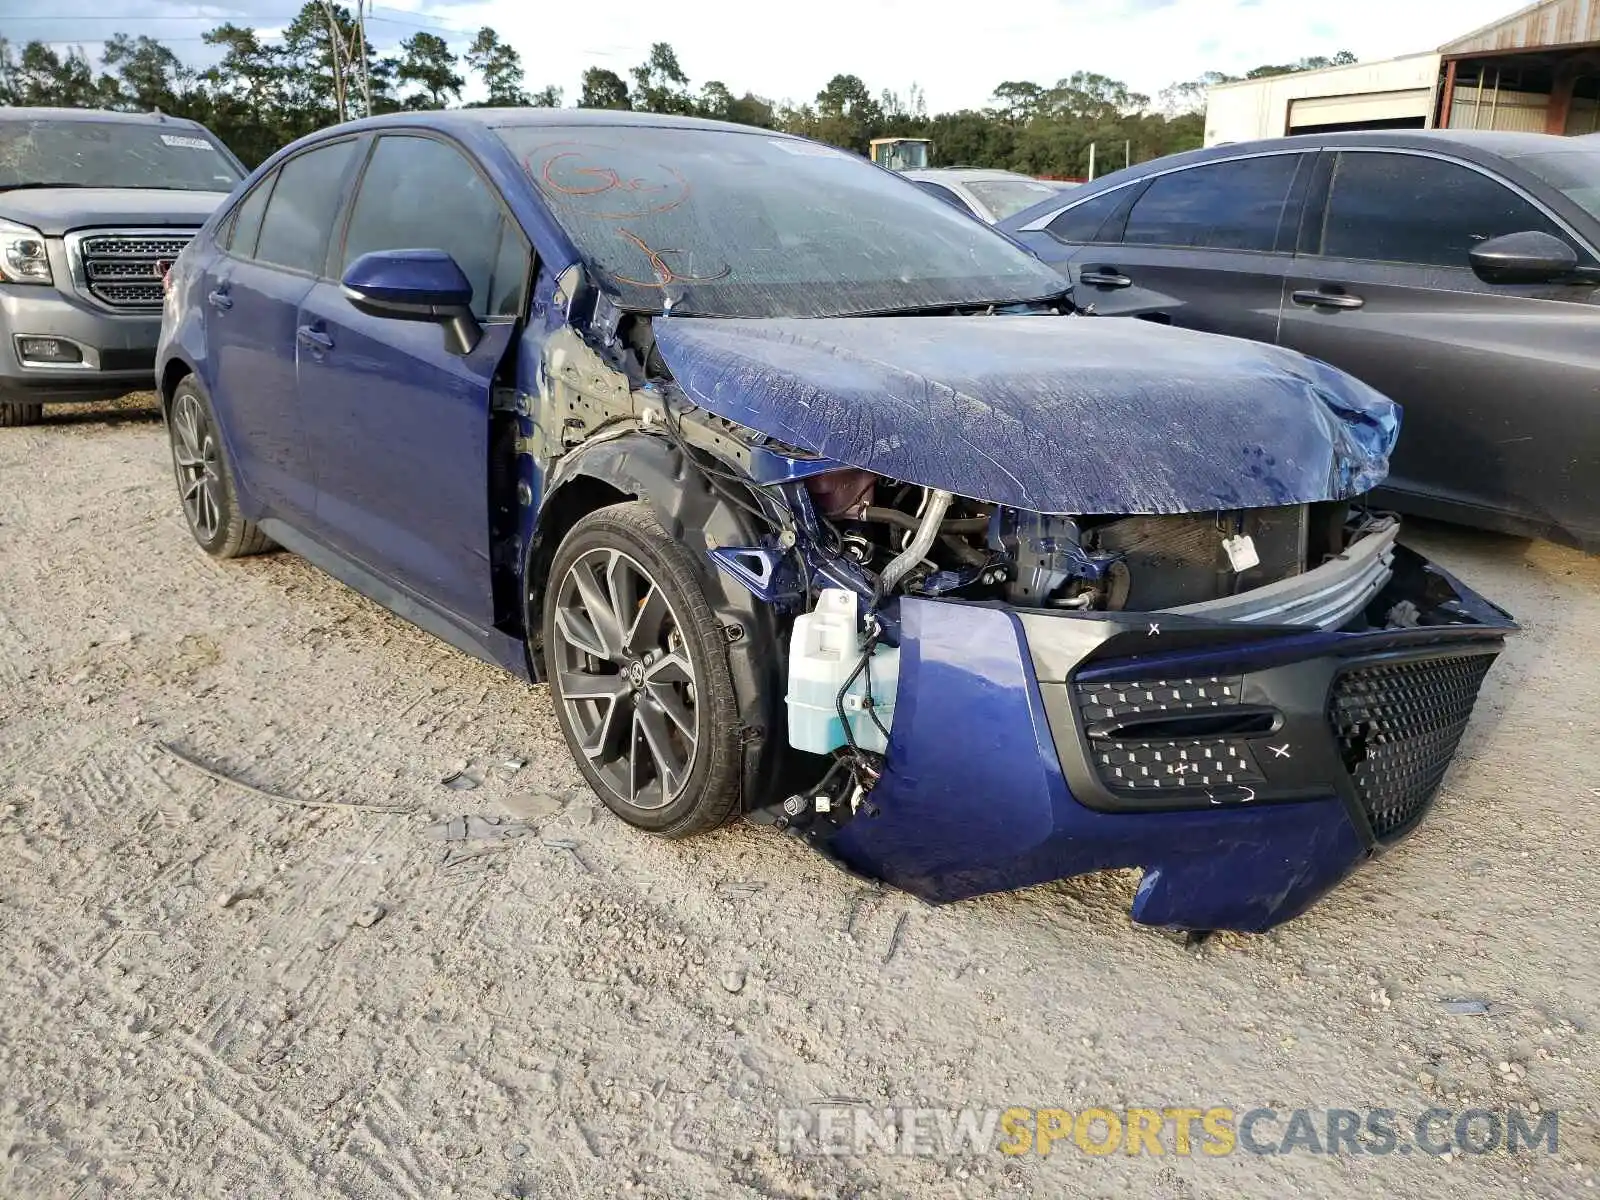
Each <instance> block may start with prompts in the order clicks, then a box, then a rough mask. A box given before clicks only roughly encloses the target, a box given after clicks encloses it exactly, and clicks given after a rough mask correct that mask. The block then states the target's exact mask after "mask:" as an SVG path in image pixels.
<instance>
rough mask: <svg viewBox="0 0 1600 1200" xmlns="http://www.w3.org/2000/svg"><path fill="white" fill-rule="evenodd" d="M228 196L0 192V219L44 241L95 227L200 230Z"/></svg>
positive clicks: (100, 191) (149, 192) (52, 190)
mask: <svg viewBox="0 0 1600 1200" xmlns="http://www.w3.org/2000/svg"><path fill="white" fill-rule="evenodd" d="M227 198H228V193H227V192H188V191H178V190H169V189H164V188H149V189H146V188H26V189H23V190H20V191H14V192H5V191H0V217H4V218H6V219H7V220H10V221H20V222H22V224H24V225H31V226H33V228H35V229H37V230H38V231H39V232H40V233H42V234H45V235H46V236H47V237H60V236H61V235H62V234H63V233H71V232H72V231H73V230H74V229H90V228H93V227H95V226H97V225H128V226H134V225H148V226H152V227H154V228H157V229H159V228H163V227H165V226H168V225H173V226H182V227H184V228H189V229H193V228H194V227H195V226H197V225H203V224H204V223H205V219H206V218H207V217H209V216H210V215H211V214H212V213H213V212H214V211H216V207H217V205H219V204H221V203H222V202H223V201H224V200H226V199H227Z"/></svg>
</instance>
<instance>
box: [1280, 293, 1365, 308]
mask: <svg viewBox="0 0 1600 1200" xmlns="http://www.w3.org/2000/svg"><path fill="white" fill-rule="evenodd" d="M1289 299H1291V300H1293V301H1294V302H1295V303H1296V304H1299V305H1302V306H1304V307H1306V308H1360V307H1361V306H1362V305H1363V304H1365V303H1366V301H1365V300H1363V299H1362V298H1361V297H1360V296H1352V295H1350V294H1349V293H1348V292H1320V291H1309V290H1308V291H1303V292H1292V293H1290V296H1289Z"/></svg>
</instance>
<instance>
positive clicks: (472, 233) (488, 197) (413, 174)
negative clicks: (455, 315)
mask: <svg viewBox="0 0 1600 1200" xmlns="http://www.w3.org/2000/svg"><path fill="white" fill-rule="evenodd" d="M374 250H443V251H445V252H446V253H448V254H449V255H450V256H451V257H452V258H454V259H455V260H456V265H457V266H459V267H460V268H461V270H462V272H463V273H464V274H465V275H466V277H467V279H468V281H469V282H470V283H471V284H472V310H473V312H474V313H475V314H476V315H477V316H479V317H503V316H516V315H517V313H518V312H519V311H520V309H521V303H522V285H523V283H524V281H525V278H526V275H527V270H528V246H527V241H526V239H525V238H524V237H523V236H522V232H521V230H520V229H518V228H517V227H516V226H515V225H513V224H512V222H511V221H510V220H509V219H508V218H507V216H506V215H505V210H504V209H503V208H502V206H501V204H500V201H499V199H498V198H497V196H496V193H495V191H494V189H493V188H492V187H491V186H490V184H489V182H488V181H487V180H486V179H485V178H484V177H483V176H482V175H480V174H479V173H478V171H477V169H476V168H475V167H474V166H473V165H472V164H471V163H470V162H469V161H467V159H466V158H465V157H464V156H463V155H462V153H461V152H460V151H459V150H457V149H456V148H455V147H453V146H450V145H448V144H447V143H445V142H442V141H439V140H438V139H436V138H429V137H411V136H401V135H391V136H388V137H382V138H379V139H378V144H377V146H376V148H374V150H373V152H372V159H371V161H370V162H369V163H368V164H367V169H366V173H365V174H364V175H363V176H362V178H361V189H360V191H359V192H358V193H357V195H356V202H355V206H354V207H353V208H352V210H351V213H350V228H349V230H348V231H347V232H346V234H345V244H344V267H349V265H350V264H351V263H353V262H354V261H355V260H356V259H358V258H360V257H361V256H362V255H363V254H369V253H371V252H372V251H374Z"/></svg>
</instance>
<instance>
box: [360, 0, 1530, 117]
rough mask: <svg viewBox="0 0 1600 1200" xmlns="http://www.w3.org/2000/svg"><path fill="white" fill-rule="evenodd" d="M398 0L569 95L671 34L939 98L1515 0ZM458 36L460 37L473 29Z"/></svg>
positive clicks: (1375, 49) (721, 52)
mask: <svg viewBox="0 0 1600 1200" xmlns="http://www.w3.org/2000/svg"><path fill="white" fill-rule="evenodd" d="M399 3H402V4H405V6H406V8H407V9H408V10H410V11H415V12H417V13H419V14H423V15H420V16H419V19H422V20H428V21H434V22H437V23H439V24H441V25H448V26H451V27H453V28H456V29H460V30H462V31H463V35H465V36H470V31H471V30H473V29H476V28H477V27H478V26H480V25H490V26H493V27H494V28H495V29H496V30H497V31H498V32H499V33H500V34H501V36H502V37H504V38H505V39H506V40H507V41H509V42H511V44H512V45H514V46H515V47H516V48H517V50H518V51H520V52H521V54H522V57H523V61H524V63H525V65H526V67H527V71H528V83H529V85H530V86H531V87H535V88H537V87H541V86H543V85H544V84H546V83H555V84H557V85H559V86H561V87H563V88H565V89H566V97H567V103H569V104H570V103H572V102H573V101H574V100H575V99H576V98H577V94H578V81H579V79H580V77H581V76H582V74H583V71H584V69H585V68H586V67H590V66H600V67H606V68H609V69H610V70H613V71H616V72H617V73H618V74H619V75H622V76H623V77H624V78H626V77H627V71H628V69H629V68H630V67H633V66H635V65H636V64H638V63H640V62H642V61H643V60H644V58H645V56H646V55H647V54H648V53H649V48H650V44H651V43H652V42H658V41H664V42H669V43H671V45H672V47H673V48H674V49H675V50H676V51H677V53H678V59H679V61H680V62H681V63H682V64H683V67H684V70H685V71H687V72H688V74H689V76H690V78H691V80H692V82H693V85H694V86H695V87H697V88H698V86H699V85H700V84H702V83H704V82H705V81H706V80H708V79H720V80H722V81H723V82H724V83H726V84H727V85H728V87H729V88H731V89H732V90H733V92H734V93H735V94H739V93H742V92H745V91H751V92H754V93H756V94H757V95H761V96H766V97H768V98H770V99H775V100H783V99H789V100H794V101H801V100H809V99H811V98H812V97H813V96H814V95H815V94H816V92H817V90H818V89H819V88H821V87H822V86H823V84H824V83H826V82H827V80H828V79H829V78H830V77H831V76H833V75H835V74H840V73H847V74H854V75H859V76H860V77H861V78H862V79H863V80H864V81H865V82H866V84H867V86H868V87H869V88H870V89H871V90H872V91H874V92H878V91H881V90H883V89H885V88H890V89H893V90H895V91H897V92H899V93H900V94H901V95H902V96H904V95H905V94H906V93H907V92H908V91H909V90H910V87H911V85H912V84H917V85H920V86H921V88H922V89H923V92H924V93H925V95H926V97H927V103H928V108H929V111H931V112H939V111H942V110H947V109H956V108H967V107H980V106H982V105H983V104H984V103H986V102H987V100H988V98H989V95H990V93H991V92H992V91H993V90H994V86H995V85H996V84H997V83H1000V82H1001V81H1002V80H1007V79H1028V80H1033V81H1035V82H1039V83H1050V82H1054V81H1055V80H1056V79H1059V78H1061V77H1062V76H1065V75H1069V74H1071V73H1072V72H1073V71H1076V70H1091V71H1097V72H1099V73H1101V74H1104V75H1109V76H1111V77H1113V78H1116V79H1121V80H1123V81H1124V82H1126V83H1128V84H1129V85H1131V86H1132V87H1133V88H1134V89H1135V90H1137V91H1142V92H1146V93H1149V94H1151V95H1154V94H1156V93H1158V92H1159V91H1160V90H1161V89H1162V88H1163V87H1165V86H1166V85H1168V84H1169V83H1174V82H1177V81H1180V80H1185V79H1192V78H1194V77H1196V76H1198V75H1199V74H1201V73H1202V72H1204V71H1208V70H1219V71H1226V72H1229V73H1233V74H1238V73H1243V72H1244V71H1246V70H1248V69H1250V68H1251V67H1254V66H1258V65H1260V64H1262V63H1267V62H1292V61H1294V60H1296V59H1298V58H1301V57H1302V56H1305V55H1313V54H1332V53H1334V52H1335V51H1338V50H1345V49H1348V50H1352V51H1354V52H1355V53H1356V55H1357V56H1358V57H1360V58H1362V59H1380V58H1390V57H1394V56H1396V55H1400V54H1411V53H1415V52H1418V51H1423V50H1432V49H1436V48H1437V47H1438V46H1440V45H1441V44H1443V43H1444V42H1446V41H1449V40H1451V39H1452V38H1455V37H1458V36H1460V35H1461V34H1464V33H1468V32H1470V31H1471V30H1473V29H1475V28H1477V27H1478V26H1479V25H1483V24H1485V23H1487V22H1489V21H1492V20H1495V19H1496V18H1498V17H1500V16H1503V15H1506V14H1508V13H1510V12H1512V11H1514V10H1515V8H1516V7H1517V0H1339V2H1338V3H1336V4H1320V3H1314V2H1312V0H1011V2H1010V3H993V2H990V3H986V4H972V3H954V2H953V0H920V2H919V0H807V2H806V3H803V4H768V5H762V4H759V3H750V2H749V0H678V2H677V3H673V4H647V5H627V6H621V7H608V6H602V5H592V4H572V3H570V2H568V3H540V4H536V5H534V4H527V3H525V2H523V0H484V2H481V3H466V4H448V5H440V4H429V3H426V2H425V0H399ZM393 14H394V10H393V9H392V8H380V9H379V10H378V15H379V16H385V15H393ZM384 32H385V33H387V32H389V31H388V30H387V29H386V30H385V31H384ZM447 36H450V35H447ZM451 41H452V42H455V43H459V45H457V48H458V49H460V48H463V47H464V44H465V43H464V36H451Z"/></svg>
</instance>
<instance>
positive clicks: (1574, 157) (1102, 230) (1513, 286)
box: [1001, 131, 1600, 551]
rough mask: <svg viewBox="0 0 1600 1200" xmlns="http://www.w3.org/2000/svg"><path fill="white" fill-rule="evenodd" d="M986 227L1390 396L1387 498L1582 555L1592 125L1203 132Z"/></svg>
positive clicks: (1085, 301)
mask: <svg viewBox="0 0 1600 1200" xmlns="http://www.w3.org/2000/svg"><path fill="white" fill-rule="evenodd" d="M1001 228H1002V229H1005V230H1006V231H1008V232H1010V233H1011V234H1012V235H1013V236H1015V237H1018V238H1020V239H1021V240H1022V241H1024V242H1025V243H1026V244H1027V245H1029V246H1030V247H1032V248H1033V250H1034V251H1035V252H1037V253H1038V254H1039V255H1040V256H1042V257H1043V258H1044V259H1045V260H1046V261H1048V262H1050V263H1052V264H1054V265H1055V266H1056V267H1057V268H1058V269H1060V270H1061V271H1063V272H1064V273H1066V274H1067V275H1068V277H1069V278H1070V279H1071V280H1072V282H1073V283H1074V285H1076V286H1075V290H1074V297H1075V299H1076V300H1077V302H1078V304H1080V305H1082V306H1085V307H1088V306H1093V309H1094V311H1096V312H1098V313H1100V314H1102V315H1106V316H1137V317H1143V318H1145V319H1148V320H1153V321H1161V322H1167V323H1171V324H1174V325H1182V326H1185V327H1187V328H1191V329H1201V330H1206V331H1209V332H1213V333H1225V334H1233V335H1236V336H1239V337H1247V338H1254V339H1256V340H1258V341H1263V342H1276V343H1278V344H1280V345H1283V346H1288V347H1290V348H1292V349H1295V350H1299V351H1302V352H1304V353H1306V354H1310V355H1314V356H1315V357H1317V358H1321V359H1325V360H1326V361H1328V362H1330V363H1332V364H1334V365H1335V366H1338V367H1341V368H1343V369H1344V370H1346V371H1349V372H1351V373H1352V374H1354V375H1356V376H1358V377H1359V378H1361V379H1363V380H1364V381H1365V382H1367V383H1369V384H1371V385H1372V386H1373V387H1376V388H1378V389H1379V390H1380V391H1382V392H1385V393H1387V394H1388V395H1389V396H1390V397H1392V398H1393V399H1395V400H1398V401H1399V402H1400V403H1401V404H1402V405H1403V406H1404V409H1405V418H1404V425H1403V428H1402V433H1401V438H1400V445H1399V449H1398V451H1397V453H1396V455H1395V459H1394V464H1393V470H1392V472H1391V474H1390V478H1389V486H1388V488H1386V489H1385V490H1384V491H1382V492H1380V493H1378V497H1379V499H1380V500H1382V501H1383V502H1385V503H1389V504H1393V505H1394V506H1395V507H1396V508H1400V509H1403V510H1405V511H1408V512H1415V513H1419V514H1421V515H1425V516H1438V517H1443V518H1446V519H1449V520H1455V521H1461V522H1463V523H1466V524H1471V525H1477V526H1480V527H1483V528H1489V529H1499V530H1503V531H1506V532H1511V533H1525V534H1533V535H1536V536H1545V537H1550V538H1553V539H1556V540H1559V541H1565V542H1569V543H1573V544H1576V545H1580V546H1583V547H1584V548H1586V549H1588V550H1590V551H1600V308H1597V307H1596V305H1597V304H1600V253H1597V248H1600V141H1597V140H1595V139H1579V138H1562V137H1554V136H1548V135H1544V134H1511V133H1466V132H1459V131H1456V132H1446V131H1411V132H1405V133H1376V132H1369V133H1344V134H1329V135H1324V136H1317V135H1309V136H1304V137H1294V138H1280V139H1276V140H1273V141H1263V142H1249V143H1239V144H1234V145H1229V146H1218V147H1213V148H1212V149H1209V150H1199V151H1195V152H1193V153H1190V154H1182V155H1174V156H1172V157H1169V158H1164V159H1160V160H1157V161H1155V162H1151V163H1146V164H1143V165H1142V166H1138V167H1134V168H1132V169H1130V170H1126V171H1119V172H1117V173H1116V174H1114V175H1108V176H1106V177H1105V178H1103V179H1100V180H1097V181H1095V182H1094V183H1092V184H1089V185H1087V186H1085V187H1083V188H1081V189H1079V190H1077V191H1075V192H1071V193H1068V194H1064V195H1062V196H1059V197H1057V198H1055V199H1052V200H1049V201H1046V202H1044V203H1042V204H1038V205H1035V206H1034V207H1032V208H1029V209H1026V210H1024V211H1023V212H1021V213H1018V214H1016V215H1015V216H1013V217H1011V218H1009V219H1007V220H1005V221H1002V222H1001Z"/></svg>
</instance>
